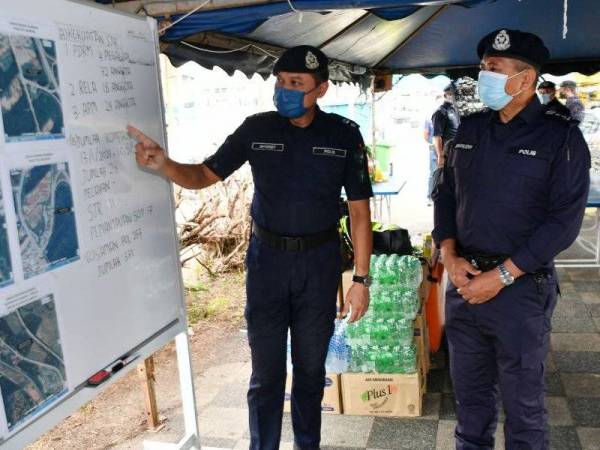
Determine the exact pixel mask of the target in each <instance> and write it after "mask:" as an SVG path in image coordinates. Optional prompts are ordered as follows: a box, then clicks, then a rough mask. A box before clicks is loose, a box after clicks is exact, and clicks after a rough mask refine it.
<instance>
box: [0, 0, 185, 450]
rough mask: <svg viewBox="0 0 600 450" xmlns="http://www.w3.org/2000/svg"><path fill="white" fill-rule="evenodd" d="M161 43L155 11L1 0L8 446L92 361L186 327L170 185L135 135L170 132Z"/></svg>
mask: <svg viewBox="0 0 600 450" xmlns="http://www.w3.org/2000/svg"><path fill="white" fill-rule="evenodd" d="M156 39H157V38H156V25H155V23H154V22H153V21H151V20H146V19H141V18H137V17H132V16H127V15H124V14H122V13H116V12H113V11H110V10H109V9H108V8H99V7H96V6H93V4H91V3H87V4H86V3H76V2H72V1H67V0H44V1H40V0H18V1H12V0H11V1H8V2H2V8H1V9H0V104H1V115H2V120H0V191H1V192H0V197H1V200H0V395H1V397H2V399H1V401H0V439H1V441H0V442H2V447H3V448H4V447H6V448H11V447H12V446H14V443H16V442H17V441H21V440H19V439H17V437H18V436H17V435H18V434H19V433H21V432H22V431H24V430H27V429H28V428H32V425H33V424H34V422H39V421H43V418H44V416H46V415H51V414H55V415H56V414H59V415H60V414H63V415H65V414H68V411H65V410H64V408H62V409H60V408H59V405H61V404H62V403H65V402H66V400H67V399H70V400H69V401H70V402H71V403H73V404H76V403H77V402H74V401H73V397H75V396H77V395H78V393H79V392H81V391H82V390H84V389H87V388H82V386H83V385H84V384H85V382H86V380H87V379H88V378H89V377H90V376H91V375H93V374H94V373H96V372H98V371H99V370H101V369H103V368H106V367H110V366H111V364H113V363H114V362H115V361H117V360H118V359H119V358H120V357H123V356H125V355H132V354H136V353H135V351H139V347H140V346H141V345H142V344H146V348H148V345H147V344H148V342H149V341H152V340H157V339H158V338H159V337H160V336H161V335H162V337H163V340H164V334H165V333H167V334H169V336H174V335H175V334H176V333H177V332H180V331H181V330H184V329H185V310H184V304H183V300H182V298H183V297H182V288H181V274H180V270H179V259H178V253H177V244H176V236H175V227H174V221H173V214H172V211H173V204H172V196H171V189H170V186H169V184H168V183H167V181H166V180H164V179H162V178H160V177H158V176H156V175H153V174H150V173H147V172H145V171H143V170H140V169H139V168H138V167H137V165H136V163H135V158H134V143H133V141H132V140H131V139H130V138H129V137H128V136H127V133H126V125H127V124H132V125H134V126H136V127H138V128H140V129H142V130H144V132H145V133H147V134H148V135H150V136H151V137H153V138H154V139H155V140H157V141H158V142H159V143H161V144H162V145H163V146H164V144H165V139H164V124H163V115H162V100H161V96H160V80H159V68H158V54H157V41H156ZM132 351H133V353H132ZM136 355H137V354H136ZM139 356H146V355H139ZM91 395H92V394H90V393H89V392H87V393H86V394H85V395H83V396H82V398H83V397H85V398H90V396H91ZM59 410H60V411H61V412H60V413H58V412H56V411H59ZM53 419H54V422H56V421H57V420H60V417H54V418H53ZM51 422H52V421H49V422H48V423H51ZM33 428H35V427H33ZM39 428H40V427H39V425H38V426H37V428H36V430H37V429H39Z"/></svg>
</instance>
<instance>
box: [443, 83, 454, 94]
mask: <svg viewBox="0 0 600 450" xmlns="http://www.w3.org/2000/svg"><path fill="white" fill-rule="evenodd" d="M444 93H450V94H455V93H456V85H455V84H454V82H452V83H450V84H449V85H448V86H446V87H445V88H444Z"/></svg>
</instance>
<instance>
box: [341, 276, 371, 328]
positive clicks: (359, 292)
mask: <svg viewBox="0 0 600 450" xmlns="http://www.w3.org/2000/svg"><path fill="white" fill-rule="evenodd" d="M367 309H369V289H368V288H367V287H365V286H364V285H362V284H360V283H352V286H350V289H348V292H347V293H346V301H345V302H344V309H343V310H342V315H343V316H346V315H348V312H350V310H352V314H350V319H348V323H352V322H356V321H357V320H359V319H360V318H361V317H362V316H364V315H365V313H366V312H367Z"/></svg>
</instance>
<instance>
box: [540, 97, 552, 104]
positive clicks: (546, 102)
mask: <svg viewBox="0 0 600 450" xmlns="http://www.w3.org/2000/svg"><path fill="white" fill-rule="evenodd" d="M551 100H552V95H551V94H540V101H541V102H542V105H547V104H548V103H550V101H551Z"/></svg>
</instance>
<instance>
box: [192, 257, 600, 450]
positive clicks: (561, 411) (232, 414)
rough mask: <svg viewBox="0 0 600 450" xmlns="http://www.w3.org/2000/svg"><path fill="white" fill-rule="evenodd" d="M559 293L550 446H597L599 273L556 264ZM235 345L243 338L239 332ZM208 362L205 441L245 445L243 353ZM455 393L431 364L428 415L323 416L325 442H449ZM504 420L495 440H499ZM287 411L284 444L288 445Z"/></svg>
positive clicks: (328, 445)
mask: <svg viewBox="0 0 600 450" xmlns="http://www.w3.org/2000/svg"><path fill="white" fill-rule="evenodd" d="M561 280H562V282H561V289H562V294H563V297H562V299H561V300H560V301H559V303H558V306H557V308H556V312H555V314H554V320H553V326H554V333H553V335H552V353H551V355H550V356H549V358H548V363H547V367H548V371H547V375H546V390H547V392H546V404H547V409H548V412H549V417H550V437H551V443H552V447H551V448H552V449H564V450H567V449H586V450H591V449H600V277H599V276H598V270H589V269H585V270H584V269H578V270H575V269H570V270H568V271H566V270H562V271H561ZM238 339H239V340H240V345H243V342H242V341H243V338H242V337H238ZM242 359H243V360H241V361H238V362H231V363H228V364H226V365H223V366H218V367H213V368H211V369H209V370H208V371H207V372H205V373H204V374H203V375H202V377H201V378H200V379H199V380H198V385H197V386H198V387H197V389H198V391H199V394H198V397H199V400H200V404H201V405H200V407H201V414H200V419H199V423H200V427H201V435H202V438H203V439H202V440H203V445H205V446H211V447H220V448H228V449H232V448H234V449H247V448H248V426H247V418H246V407H245V393H246V384H247V379H248V376H249V370H250V369H249V363H248V359H247V357H243V358H242ZM455 423H456V422H455V413H454V396H453V394H452V387H451V383H450V379H449V376H448V374H447V371H446V370H445V369H437V370H432V371H431V372H430V374H429V379H428V394H426V396H425V415H424V417H422V418H418V419H395V418H394V419H386V418H373V417H352V416H331V415H329V416H324V419H323V443H322V444H323V450H334V449H339V450H358V449H361V450H364V449H382V450H383V449H410V450H420V449H424V450H425V449H427V450H430V449H451V448H453V429H454V426H455ZM501 430H502V428H501V426H500V428H499V431H498V438H497V448H503V437H502V432H501ZM292 439H293V436H292V432H291V423H290V417H289V415H286V416H285V417H284V426H283V437H282V446H281V448H282V449H283V450H288V449H291V448H292V447H291V442H292Z"/></svg>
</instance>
